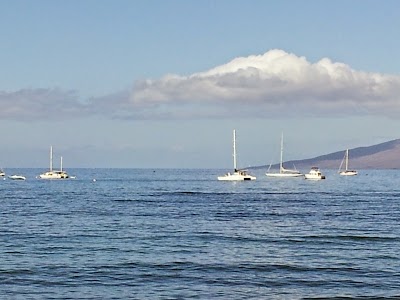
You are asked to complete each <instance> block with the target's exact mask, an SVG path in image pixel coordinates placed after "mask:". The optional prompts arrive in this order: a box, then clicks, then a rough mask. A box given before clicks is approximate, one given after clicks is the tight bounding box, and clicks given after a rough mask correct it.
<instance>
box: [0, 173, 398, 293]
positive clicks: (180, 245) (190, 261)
mask: <svg viewBox="0 0 400 300" xmlns="http://www.w3.org/2000/svg"><path fill="white" fill-rule="evenodd" d="M5 171H6V172H7V173H8V174H9V175H11V174H12V173H18V174H22V175H25V176H26V177H27V180H26V181H12V180H9V179H6V180H0V226H1V227H0V298H1V299H317V298H318V299H322V298H324V299H325V298H330V299H377V298H382V299H395V298H396V297H399V298H400V171H396V170H389V171H388V170H385V171H383V170H382V171H381V170H380V171H371V170H368V171H362V170H361V171H359V175H358V176H355V177H341V176H338V175H337V174H335V171H329V170H326V171H325V172H324V173H325V174H326V175H327V179H326V180H324V181H319V182H312V181H307V180H304V179H298V178H297V179H294V178H293V179H283V180H282V179H276V178H267V177H266V176H265V175H264V172H265V170H263V171H261V170H257V171H254V172H253V174H255V175H257V176H258V178H257V180H256V181H247V182H236V183H232V182H220V181H217V180H216V177H217V176H218V175H222V174H224V173H225V170H157V169H156V170H150V169H147V170H146V169H145V170H139V169H69V170H68V172H69V174H70V175H76V176H77V178H76V179H73V180H67V181H43V180H38V179H35V176H37V175H38V174H39V173H40V172H41V171H44V170H35V169H19V170H7V169H6V170H5ZM323 171H324V170H323ZM93 179H96V181H93Z"/></svg>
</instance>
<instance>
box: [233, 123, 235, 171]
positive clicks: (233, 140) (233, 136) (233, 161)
mask: <svg viewBox="0 0 400 300" xmlns="http://www.w3.org/2000/svg"><path fill="white" fill-rule="evenodd" d="M233 168H234V170H235V171H236V130H235V129H233Z"/></svg>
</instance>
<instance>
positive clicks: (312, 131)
mask: <svg viewBox="0 0 400 300" xmlns="http://www.w3.org/2000/svg"><path fill="white" fill-rule="evenodd" d="M399 28H400V2H398V1H370V0H353V1H313V0H310V1H244V0H243V1H239V0H233V1H232V0H229V1H228V0H227V1H224V0H218V1H217V0H215V1H207V0H204V1H183V0H179V1H178V0H177V1H174V0H171V1H151V0H150V1H148V0H147V1H128V0H127V1H122V0H118V1H94V0H93V1H91V0H85V1H78V0H70V1H44V0H38V1H28V0H25V1H19V0H12V1H11V0H10V1H2V0H0V35H1V37H2V41H1V43H0V67H1V70H0V128H1V141H2V153H1V156H0V166H2V167H4V168H6V167H43V168H46V167H47V166H48V151H49V147H50V145H53V147H54V154H55V157H56V158H57V157H59V156H60V155H62V156H63V160H64V166H65V167H66V168H68V167H139V168H164V167H175V168H201V167H206V168H231V167H232V156H231V152H232V150H231V148H232V145H231V140H232V130H233V129H236V131H237V148H238V164H239V166H243V167H247V166H253V165H263V164H269V163H270V162H271V161H273V162H275V161H278V160H279V147H280V135H281V132H283V133H284V136H285V158H286V159H288V160H289V159H301V158H309V157H313V156H316V155H320V154H326V153H330V152H334V151H338V150H343V149H345V148H353V147H359V146H368V145H372V144H376V143H380V142H384V141H388V140H391V139H396V138H399V137H400V134H399V129H400V122H399V121H398V115H399V113H400V96H399V95H400V59H399V57H398V56H399V54H398V53H400V51H399V50H400V39H399V38H398V36H399Z"/></svg>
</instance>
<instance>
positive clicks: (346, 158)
mask: <svg viewBox="0 0 400 300" xmlns="http://www.w3.org/2000/svg"><path fill="white" fill-rule="evenodd" d="M343 162H344V163H345V169H344V170H343V171H340V170H341V169H342V166H343ZM338 172H339V174H340V175H342V176H354V175H357V174H358V172H357V171H355V170H349V149H346V151H345V152H344V157H343V159H342V163H341V164H340V167H339V171H338Z"/></svg>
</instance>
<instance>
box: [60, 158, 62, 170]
mask: <svg viewBox="0 0 400 300" xmlns="http://www.w3.org/2000/svg"><path fill="white" fill-rule="evenodd" d="M60 163H61V170H60V171H61V172H62V156H61V162H60Z"/></svg>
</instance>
